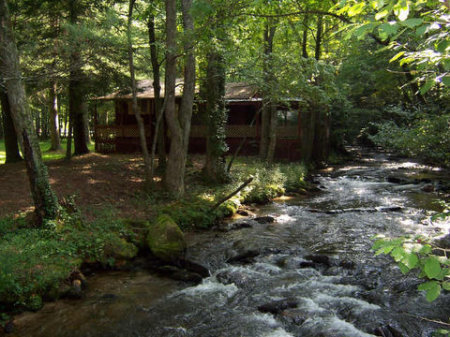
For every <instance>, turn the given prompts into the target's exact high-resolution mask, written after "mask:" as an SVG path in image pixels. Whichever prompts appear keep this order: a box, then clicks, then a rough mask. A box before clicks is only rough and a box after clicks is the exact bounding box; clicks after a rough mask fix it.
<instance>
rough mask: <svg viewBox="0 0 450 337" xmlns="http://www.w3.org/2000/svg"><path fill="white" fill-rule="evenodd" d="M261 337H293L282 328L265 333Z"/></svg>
mask: <svg viewBox="0 0 450 337" xmlns="http://www.w3.org/2000/svg"><path fill="white" fill-rule="evenodd" d="M263 337H294V335H292V334H290V333H289V332H287V331H286V330H284V329H282V328H278V329H276V330H274V331H270V332H267V333H265V334H264V335H263Z"/></svg>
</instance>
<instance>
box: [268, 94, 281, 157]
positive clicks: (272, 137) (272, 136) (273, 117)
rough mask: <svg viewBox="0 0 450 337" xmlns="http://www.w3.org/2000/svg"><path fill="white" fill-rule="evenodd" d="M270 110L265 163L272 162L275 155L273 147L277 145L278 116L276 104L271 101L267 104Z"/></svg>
mask: <svg viewBox="0 0 450 337" xmlns="http://www.w3.org/2000/svg"><path fill="white" fill-rule="evenodd" d="M269 111H270V127H269V145H268V148H267V159H266V160H267V163H269V164H271V163H273V160H274V157H275V147H276V145H277V126H278V116H277V113H278V112H277V109H276V106H275V105H274V104H273V103H271V104H270V106H269Z"/></svg>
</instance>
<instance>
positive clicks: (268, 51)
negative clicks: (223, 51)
mask: <svg viewBox="0 0 450 337" xmlns="http://www.w3.org/2000/svg"><path fill="white" fill-rule="evenodd" d="M275 31H276V26H275V25H274V23H273V20H271V19H269V20H268V22H267V23H266V26H265V29H264V58H263V80H264V90H263V96H264V97H263V99H264V101H263V109H262V115H261V141H260V145H259V146H260V148H259V155H260V157H261V159H263V160H266V161H267V162H272V161H273V157H274V153H275V145H276V141H277V140H276V137H277V136H276V127H277V125H276V122H277V115H276V114H277V111H276V108H275V105H274V102H273V95H272V93H273V91H274V88H273V86H274V85H275V75H274V69H273V55H272V53H273V42H274V37H275Z"/></svg>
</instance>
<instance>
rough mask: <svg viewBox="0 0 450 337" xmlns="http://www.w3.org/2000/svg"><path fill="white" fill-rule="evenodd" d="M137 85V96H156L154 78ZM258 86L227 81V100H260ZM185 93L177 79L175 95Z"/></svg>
mask: <svg viewBox="0 0 450 337" xmlns="http://www.w3.org/2000/svg"><path fill="white" fill-rule="evenodd" d="M136 86H137V98H138V99H146V98H149V99H151V98H155V93H154V90H153V80H140V81H137V83H136ZM257 91H258V90H257V88H256V86H254V85H250V84H248V83H244V82H233V83H227V84H226V86H225V100H229V101H248V100H259V99H258V95H257ZM182 94H183V80H182V79H177V80H176V87H175V97H181V96H182ZM161 97H164V84H161ZM131 98H132V94H131V93H130V89H126V90H117V91H115V92H113V93H111V94H109V95H105V96H101V97H95V98H94V100H103V101H107V100H116V99H131Z"/></svg>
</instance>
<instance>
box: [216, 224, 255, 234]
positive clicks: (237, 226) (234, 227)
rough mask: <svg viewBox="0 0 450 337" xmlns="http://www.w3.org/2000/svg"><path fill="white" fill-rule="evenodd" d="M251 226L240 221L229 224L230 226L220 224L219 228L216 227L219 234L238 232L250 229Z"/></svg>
mask: <svg viewBox="0 0 450 337" xmlns="http://www.w3.org/2000/svg"><path fill="white" fill-rule="evenodd" d="M252 227H253V225H252V224H251V223H250V222H247V221H241V222H234V223H230V224H226V223H225V224H221V225H219V226H217V230H219V231H221V232H229V231H234V230H239V229H243V228H252Z"/></svg>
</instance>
